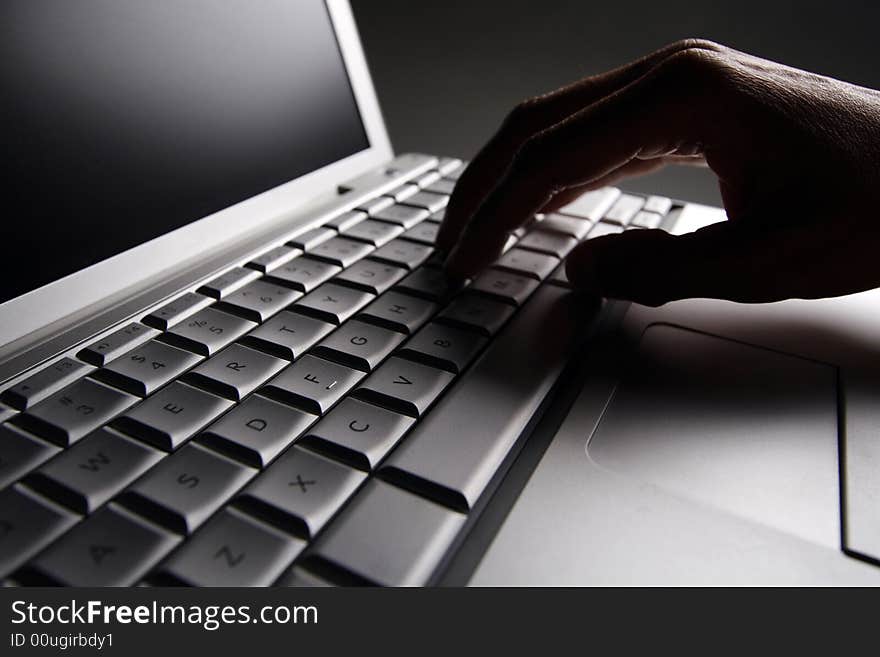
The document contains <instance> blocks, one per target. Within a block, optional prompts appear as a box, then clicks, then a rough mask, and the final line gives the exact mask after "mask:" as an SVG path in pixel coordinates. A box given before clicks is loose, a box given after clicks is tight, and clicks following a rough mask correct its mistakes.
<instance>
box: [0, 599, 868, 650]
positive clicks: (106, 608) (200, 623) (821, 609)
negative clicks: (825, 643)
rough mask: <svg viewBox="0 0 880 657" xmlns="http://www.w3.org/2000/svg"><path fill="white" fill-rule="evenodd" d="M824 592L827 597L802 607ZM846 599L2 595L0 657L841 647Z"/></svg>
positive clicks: (849, 623) (851, 624)
mask: <svg viewBox="0 0 880 657" xmlns="http://www.w3.org/2000/svg"><path fill="white" fill-rule="evenodd" d="M827 593H830V595H831V596H832V597H835V598H838V599H840V600H839V601H838V602H836V603H835V604H833V605H829V604H827V600H826V601H824V602H822V601H820V600H818V599H813V598H819V597H823V598H824V597H828V596H827ZM859 597H862V596H859ZM870 597H873V593H871V595H870ZM854 598H855V596H854V594H853V592H852V591H829V592H826V593H821V592H820V593H819V595H817V592H806V593H805V592H803V591H802V590H787V591H773V590H767V589H764V590H760V589H753V590H745V589H740V590H709V589H701V590H685V589H679V590H669V589H625V590H620V589H412V590H403V589H398V590H391V589H353V588H352V589H319V588H303V589H281V588H275V589H184V588H138V589H44V588H6V589H0V607H2V611H0V617H2V619H3V635H2V637H0V655H8V656H14V655H19V654H21V655H25V654H43V655H50V654H51V655H57V654H61V655H67V654H92V655H104V654H109V655H126V656H128V655H133V656H137V655H150V656H151V657H164V655H169V656H174V657H176V656H177V655H185V656H188V657H189V656H192V657H203V656H204V657H208V656H210V657H215V656H217V655H237V656H243V657H251V655H260V656H262V655H276V654H283V655H297V657H300V656H302V657H325V656H326V655H337V654H345V655H349V654H351V655H352V657H354V655H359V654H360V653H365V654H368V655H373V654H386V653H389V652H390V653H401V652H405V653H406V654H413V653H415V654H420V653H428V654H445V655H450V657H453V656H457V655H460V654H468V655H469V654H482V653H484V652H485V653H486V654H489V655H497V654H502V653H501V652H500V651H501V650H502V649H503V650H505V651H508V650H514V651H515V654H522V653H523V652H528V653H530V654H535V655H545V654H547V655H556V654H565V653H569V652H577V653H581V652H587V651H589V652H595V651H597V650H600V649H601V650H602V652H611V653H612V654H618V653H620V652H624V653H626V651H627V649H631V648H634V647H635V646H642V645H644V646H647V647H648V648H653V649H655V650H656V649H657V648H659V647H660V646H667V647H669V648H675V649H679V648H682V647H684V646H685V645H686V644H688V643H691V644H695V643H696V644H697V645H699V641H700V640H702V639H704V638H708V639H709V640H711V641H714V642H716V646H715V647H720V645H718V643H717V642H719V641H721V643H722V644H723V645H724V646H726V647H727V648H728V649H729V648H731V647H733V646H734V645H736V644H737V643H739V644H741V645H743V646H744V647H745V646H751V647H753V648H755V647H757V646H758V645H761V646H762V647H763V648H767V647H769V644H767V640H768V639H769V638H770V637H771V636H772V635H776V636H777V637H779V638H781V639H783V642H784V645H785V646H786V647H787V648H789V649H790V648H791V646H792V642H793V641H794V642H796V641H797V640H798V639H799V638H800V639H804V638H809V639H810V640H811V641H812V640H814V639H817V638H818V636H817V633H818V632H824V633H833V632H834V629H833V628H834V625H833V621H834V618H833V617H834V616H835V615H837V616H838V617H839V618H838V620H841V621H842V625H841V626H839V627H843V628H844V629H845V630H846V632H845V633H844V634H843V635H842V636H841V637H840V638H841V639H843V640H845V637H846V636H851V630H854V629H856V628H858V627H859V626H860V625H861V626H862V627H873V625H874V623H873V622H871V623H869V624H868V623H867V621H868V620H869V619H872V618H873V614H872V613H870V611H869V610H872V609H873V608H874V606H873V605H871V604H867V606H864V605H848V606H851V607H856V608H858V609H860V610H861V614H860V615H863V616H864V622H865V623H866V624H865V625H862V621H859V620H858V619H857V615H859V614H855V615H854V614H850V613H848V612H847V611H845V609H846V607H847V605H845V604H841V603H843V602H845V601H846V600H848V601H849V602H854V601H855V600H854ZM865 602H866V603H867V602H868V601H865ZM832 610H833V613H832ZM788 619H791V622H789V620H788ZM759 637H760V639H759ZM759 640H760V643H756V642H758V641H759ZM609 641H611V642H612V643H611V644H609V643H608V642H609ZM609 646H610V647H611V648H610V650H609ZM706 649H708V650H710V652H715V650H714V648H711V647H709V646H706ZM342 650H346V651H347V652H345V653H342V652H341V651H342ZM351 651H357V652H351Z"/></svg>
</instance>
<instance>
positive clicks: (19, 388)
mask: <svg viewBox="0 0 880 657" xmlns="http://www.w3.org/2000/svg"><path fill="white" fill-rule="evenodd" d="M93 370H94V368H93V367H92V366H91V365H86V364H84V363H80V362H79V361H77V360H74V359H73V358H67V357H65V358H62V359H61V360H59V361H57V362H55V363H52V364H51V365H49V366H48V367H44V368H43V369H41V370H40V371H38V372H36V373H35V374H31V375H30V376H29V377H28V378H26V379H24V380H22V381H19V382H18V383H16V384H15V385H14V386H12V387H11V388H8V389H7V390H5V391H4V392H3V394H2V395H0V399H2V400H3V401H4V402H6V403H7V404H9V405H10V406H12V407H13V408H17V409H18V410H20V411H23V410H25V409H27V408H28V406H33V405H34V404H35V403H37V402H38V401H40V400H41V399H45V398H46V397H48V396H49V395H51V394H52V393H54V392H58V391H59V390H61V388H63V387H64V386H66V385H68V384H69V383H73V382H74V381H76V380H77V379H79V378H80V377H83V376H85V375H86V374H88V373H89V372H91V371H93Z"/></svg>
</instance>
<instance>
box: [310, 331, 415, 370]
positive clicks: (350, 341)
mask: <svg viewBox="0 0 880 657" xmlns="http://www.w3.org/2000/svg"><path fill="white" fill-rule="evenodd" d="M401 342H403V336H402V335H401V334H400V333H397V332H395V331H389V330H387V329H384V328H380V327H378V326H374V325H372V324H366V323H364V322H359V321H357V320H352V321H350V322H346V323H345V324H343V325H342V326H341V327H340V328H338V329H337V330H336V331H334V332H333V333H331V334H330V335H329V336H327V337H326V338H324V340H323V341H322V342H321V343H320V344H319V345H318V346H316V347H315V349H314V352H313V353H314V354H315V355H316V356H322V357H324V358H327V359H329V360H335V361H337V362H339V363H342V364H343V365H348V366H349V367H353V368H355V369H358V370H361V371H364V372H369V371H371V370H373V369H374V368H375V367H376V366H377V365H378V364H379V363H380V362H382V361H383V360H384V359H385V357H386V356H388V354H390V353H391V352H392V351H394V349H395V347H397V345H399V344H400V343H401Z"/></svg>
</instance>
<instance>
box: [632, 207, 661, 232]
mask: <svg viewBox="0 0 880 657" xmlns="http://www.w3.org/2000/svg"><path fill="white" fill-rule="evenodd" d="M662 221H663V217H661V216H660V215H659V214H657V213H656V212H645V211H641V212H637V213H636V216H634V217H633V218H632V221H630V222H629V227H630V228H660V224H661V223H662Z"/></svg>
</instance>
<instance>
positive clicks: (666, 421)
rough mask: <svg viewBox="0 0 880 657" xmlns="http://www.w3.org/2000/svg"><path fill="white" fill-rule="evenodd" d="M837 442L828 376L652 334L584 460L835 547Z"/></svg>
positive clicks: (681, 333) (784, 357) (683, 334)
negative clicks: (587, 458) (589, 460)
mask: <svg viewBox="0 0 880 657" xmlns="http://www.w3.org/2000/svg"><path fill="white" fill-rule="evenodd" d="M837 442H838V431H837V382H836V369H835V368H834V367H831V366H829V365H826V364H823V363H818V362H815V361H811V360H807V359H805V358H800V357H798V356H793V355H789V354H783V353H780V352H777V351H772V350H769V349H764V348H761V347H757V346H752V345H747V344H742V343H739V342H734V341H732V340H728V339H725V338H722V337H718V336H714V335H706V334H704V333H698V332H695V331H690V330H687V329H683V328H679V327H674V326H668V325H662V324H655V325H652V326H650V327H648V329H647V330H646V331H645V333H644V335H643V337H642V341H641V343H640V345H639V351H638V355H637V358H636V359H635V361H634V363H633V364H632V366H631V367H630V368H629V369H628V371H627V372H626V373H625V375H624V377H623V379H622V381H621V383H620V385H619V386H618V388H617V390H616V391H615V393H614V396H613V398H612V399H611V402H610V403H609V405H608V407H607V409H606V410H605V413H604V415H603V417H602V420H601V422H600V423H599V426H598V427H597V429H596V431H595V432H594V434H593V437H592V440H591V441H590V443H589V446H588V453H589V455H590V457H591V458H592V459H593V460H594V461H596V462H597V463H598V464H600V465H601V466H603V467H605V468H607V469H610V470H613V471H617V472H619V473H622V474H626V475H628V476H631V477H635V478H638V479H640V480H642V481H644V482H646V483H649V484H653V485H656V486H658V487H660V488H663V489H665V490H667V491H670V492H672V493H674V494H677V495H679V496H683V497H687V498H690V499H693V500H695V501H697V502H699V503H702V504H705V505H713V506H715V507H718V508H719V509H723V510H724V511H727V512H730V513H733V514H736V515H738V516H741V517H743V518H746V519H749V520H752V521H756V522H760V523H762V524H766V525H771V526H774V527H777V528H778V529H780V530H782V531H785V532H789V533H792V534H796V535H798V536H801V537H803V538H806V539H808V540H811V541H815V542H818V543H821V544H823V545H827V546H829V547H835V548H836V547H839V546H840V511H839V493H838V463H837Z"/></svg>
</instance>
